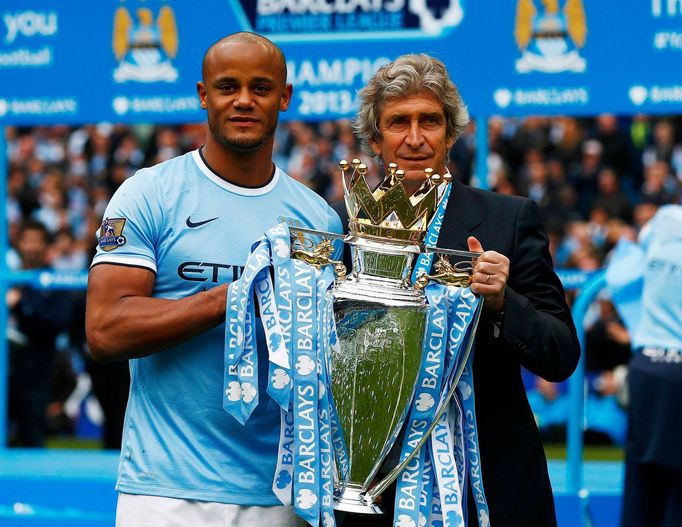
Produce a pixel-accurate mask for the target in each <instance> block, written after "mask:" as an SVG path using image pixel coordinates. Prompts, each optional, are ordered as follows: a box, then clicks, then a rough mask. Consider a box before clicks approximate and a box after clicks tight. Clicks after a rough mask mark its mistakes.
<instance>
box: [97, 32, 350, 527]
mask: <svg viewBox="0 0 682 527" xmlns="http://www.w3.org/2000/svg"><path fill="white" fill-rule="evenodd" d="M202 73H203V80H202V81H201V82H199V83H197V92H198V94H199V99H200V101H201V107H202V108H204V109H205V110H206V111H207V114H208V128H209V131H208V133H207V135H206V144H205V146H203V147H202V148H199V149H198V150H196V151H194V152H190V153H189V154H186V155H183V156H179V157H176V158H173V159H171V160H169V161H166V162H164V163H161V164H159V165H156V166H155V167H152V168H150V169H143V170H140V171H138V172H137V174H136V175H135V176H133V177H132V178H130V179H128V180H126V181H125V182H124V184H123V185H122V186H121V188H120V189H119V190H118V191H117V193H116V194H115V195H114V197H113V198H112V200H111V203H110V204H109V206H108V208H107V211H106V213H105V218H104V220H103V223H102V229H101V230H100V233H99V247H98V251H97V255H96V256H95V258H94V260H93V266H92V268H91V271H90V281H89V287H88V307H87V321H86V329H87V335H88V341H89V344H90V348H91V350H92V353H93V355H94V356H95V358H97V359H98V360H102V361H107V360H120V359H132V360H131V361H130V370H131V391H130V400H129V403H128V409H127V412H126V422H125V426H124V433H123V434H124V435H123V445H122V449H121V462H120V469H119V478H118V483H117V489H118V490H119V492H120V494H119V505H118V511H117V525H118V526H119V527H129V526H142V525H153V526H154V527H164V526H186V525H196V526H200V525H201V526H202V527H203V526H224V525H231V526H249V527H259V526H267V527H289V526H296V525H301V524H302V523H303V522H302V520H300V519H299V518H297V517H296V516H295V515H294V513H293V512H292V509H291V507H282V506H277V505H280V503H279V502H278V500H277V498H276V497H275V495H274V493H273V491H272V484H273V476H274V473H275V462H276V454H277V444H278V439H279V418H280V412H279V408H278V407H277V406H276V405H274V404H272V405H271V404H269V400H268V398H263V400H262V402H261V404H259V405H258V407H257V408H256V409H255V410H254V412H253V414H252V416H251V418H250V419H249V420H248V422H247V423H246V424H245V425H243V426H242V425H241V424H239V423H238V422H237V421H236V420H235V419H233V418H232V417H231V416H230V415H229V414H228V413H226V412H225V411H224V410H223V379H224V327H223V322H224V321H225V305H226V292H227V288H228V284H229V283H231V282H233V281H234V280H236V279H237V278H239V276H240V275H241V272H242V270H243V266H244V264H245V262H246V258H247V256H248V254H249V251H250V248H251V244H252V243H253V242H254V241H255V240H256V239H257V238H259V237H260V236H262V235H263V233H264V232H265V231H266V230H267V229H269V228H270V227H272V226H274V225H276V224H278V223H280V222H282V221H286V222H289V223H292V224H293V223H295V224H297V225H299V226H304V227H307V228H312V229H318V230H323V231H335V232H338V231H339V230H340V223H339V219H338V216H337V215H336V214H335V213H334V212H333V211H332V210H331V209H330V208H329V207H328V206H327V204H326V203H325V202H324V201H323V200H322V198H320V197H319V196H317V195H316V194H314V193H313V192H312V191H310V190H309V189H307V188H305V187H304V186H303V185H301V184H299V183H297V182H296V181H294V180H293V179H291V178H289V176H287V175H286V174H285V173H284V172H283V171H282V170H280V169H279V168H277V167H276V166H275V165H274V164H273V162H272V149H273V135H274V132H275V128H276V126H277V120H278V114H279V112H280V111H285V110H286V109H287V107H288V106H289V102H290V101H291V94H292V87H291V85H290V84H287V82H286V63H285V61H284V56H283V55H282V52H281V50H280V49H279V48H278V47H277V46H275V45H274V44H273V43H272V42H270V41H269V40H268V39H266V38H264V37H261V36H259V35H256V34H253V33H235V34H233V35H230V36H228V37H226V38H224V39H222V40H220V41H218V42H217V43H215V44H214V45H212V46H211V47H210V48H209V49H208V51H207V52H206V54H205V56H204V61H203V67H202ZM256 327H257V328H258V332H257V335H256V337H257V342H258V346H257V349H258V355H259V357H258V358H259V361H260V362H261V364H265V363H267V360H268V357H267V352H266V346H265V342H264V337H263V334H262V328H261V325H260V324H256ZM260 371H261V373H263V372H266V371H267V368H265V369H262V368H261V370H260ZM265 383H266V376H265V375H260V376H259V384H260V385H261V386H262V387H263V389H264V387H265Z"/></svg>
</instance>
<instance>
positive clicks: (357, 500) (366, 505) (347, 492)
mask: <svg viewBox="0 0 682 527" xmlns="http://www.w3.org/2000/svg"><path fill="white" fill-rule="evenodd" d="M334 509H336V510H337V511H343V512H356V513H359V514H383V513H384V511H382V510H381V507H379V505H377V504H376V503H373V502H371V501H369V500H368V499H367V491H365V490H363V489H362V487H360V486H359V485H352V484H351V485H345V486H343V487H337V488H335V489H334Z"/></svg>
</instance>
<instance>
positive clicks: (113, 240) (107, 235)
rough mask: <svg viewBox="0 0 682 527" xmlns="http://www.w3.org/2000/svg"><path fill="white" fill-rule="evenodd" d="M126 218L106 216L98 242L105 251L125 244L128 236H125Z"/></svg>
mask: <svg viewBox="0 0 682 527" xmlns="http://www.w3.org/2000/svg"><path fill="white" fill-rule="evenodd" d="M125 224H126V220H125V218H104V220H103V221H102V226H101V227H100V229H99V237H98V238H97V243H98V244H99V248H100V249H102V250H103V251H107V252H109V251H113V250H114V249H117V248H118V247H120V246H121V245H125V243H126V237H125V236H123V227H124V226H125Z"/></svg>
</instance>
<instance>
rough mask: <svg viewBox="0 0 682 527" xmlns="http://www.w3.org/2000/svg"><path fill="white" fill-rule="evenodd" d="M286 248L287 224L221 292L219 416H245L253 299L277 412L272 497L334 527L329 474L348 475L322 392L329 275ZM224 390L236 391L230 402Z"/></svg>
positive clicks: (330, 332) (332, 336) (330, 333)
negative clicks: (222, 377)
mask: <svg viewBox="0 0 682 527" xmlns="http://www.w3.org/2000/svg"><path fill="white" fill-rule="evenodd" d="M289 240H290V238H289V229H288V227H287V226H286V224H281V225H278V226H277V227H275V228H273V229H271V230H269V231H268V232H267V233H266V236H265V237H264V238H263V239H261V240H259V242H258V243H256V244H254V246H253V248H252V253H251V255H250V256H249V259H248V261H247V264H246V267H245V272H244V274H243V276H242V279H240V280H238V281H236V282H234V283H233V284H232V285H230V288H229V290H228V305H227V315H226V324H225V328H226V329H225V378H226V392H225V393H226V399H227V401H226V403H225V410H226V411H228V412H229V413H230V414H231V415H233V416H235V418H237V419H238V420H240V422H244V421H246V419H248V417H249V415H250V413H251V411H252V408H250V406H249V405H248V404H246V402H245V401H244V400H242V399H243V390H241V383H242V381H243V382H246V381H247V378H248V375H249V374H251V373H252V370H250V369H249V367H250V366H251V365H253V366H254V367H253V373H254V375H255V379H256V381H257V372H258V368H257V362H255V359H254V356H255V351H256V350H255V332H254V325H253V316H254V296H255V298H256V301H257V302H258V306H259V311H260V314H261V322H262V323H263V328H264V332H265V336H266V341H267V346H268V359H269V360H268V363H269V366H268V367H269V372H268V373H269V376H268V387H267V392H268V394H269V395H270V396H271V398H272V399H273V400H274V401H275V402H276V403H277V404H278V405H279V406H280V408H281V410H280V411H281V419H280V421H281V428H280V438H279V447H278V453H277V467H276V471H275V476H274V480H273V485H272V489H273V492H274V494H275V495H276V496H277V498H278V499H279V500H280V501H281V502H282V503H283V504H285V505H293V507H294V510H295V512H296V513H297V514H298V515H299V516H300V517H302V518H303V519H305V520H306V521H307V522H308V523H309V524H310V525H313V526H318V525H320V524H322V525H323V526H324V527H333V526H334V525H335V523H334V511H333V484H334V479H333V478H334V470H335V467H337V466H338V467H339V470H340V472H341V473H344V471H345V473H347V471H348V455H347V453H346V450H345V445H344V442H343V436H342V433H341V430H340V427H339V424H338V423H339V421H338V416H337V415H336V411H335V405H334V401H333V398H332V395H331V391H330V389H329V387H330V386H331V382H330V379H329V354H330V350H331V347H332V345H333V344H335V345H338V341H337V338H336V329H335V326H334V314H333V305H332V303H333V302H332V297H331V291H330V288H331V285H332V283H333V282H334V274H333V272H332V270H331V268H325V269H323V270H322V271H318V270H316V269H314V268H313V267H311V266H309V265H307V264H305V263H303V262H301V261H298V260H292V259H290V257H289V255H290V250H291V249H290V241H289ZM270 268H272V275H273V276H274V283H273V281H272V278H271V274H270ZM247 270H248V272H247ZM247 337H248V338H247ZM242 368H243V369H242ZM230 383H236V384H232V385H231V384H230ZM230 386H232V387H236V386H238V387H239V388H240V390H237V389H236V388H235V390H234V391H235V394H233V397H232V399H234V400H232V399H231V398H230V397H229V394H230V392H229V388H230ZM255 386H256V394H255V397H254V399H256V398H257V397H258V392H257V382H256V383H255ZM237 394H238V395H239V398H238V397H236V395H237ZM256 400H257V399H256ZM251 402H253V400H251V401H249V403H251Z"/></svg>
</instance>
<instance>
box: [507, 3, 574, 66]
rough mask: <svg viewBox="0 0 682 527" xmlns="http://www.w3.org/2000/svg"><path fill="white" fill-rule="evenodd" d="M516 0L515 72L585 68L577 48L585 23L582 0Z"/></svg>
mask: <svg viewBox="0 0 682 527" xmlns="http://www.w3.org/2000/svg"><path fill="white" fill-rule="evenodd" d="M560 3H561V2H560V0H518V4H517V6H516V28H515V30H514V36H515V38H516V44H517V45H518V47H519V49H520V50H521V58H519V59H518V60H517V61H516V71H518V72H519V73H529V72H532V71H540V72H543V73H560V72H565V71H568V72H575V73H581V72H583V71H585V67H586V63H585V59H584V58H583V57H581V56H580V52H579V49H580V48H582V47H583V46H584V45H585V40H586V37H587V23H586V20H585V10H584V8H583V4H582V0H565V2H563V7H561V6H560Z"/></svg>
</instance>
